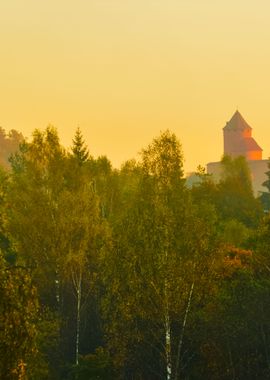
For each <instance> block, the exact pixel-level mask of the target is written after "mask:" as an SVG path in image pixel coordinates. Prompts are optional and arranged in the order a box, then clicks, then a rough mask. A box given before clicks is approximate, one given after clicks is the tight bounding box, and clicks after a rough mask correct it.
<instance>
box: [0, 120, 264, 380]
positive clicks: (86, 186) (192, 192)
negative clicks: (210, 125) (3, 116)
mask: <svg viewBox="0 0 270 380" xmlns="http://www.w3.org/2000/svg"><path fill="white" fill-rule="evenodd" d="M0 148H1V151H0V164H1V171H0V186H1V188H0V207H1V213H0V215H1V218H0V249H1V255H0V276H1V279H0V284H1V285H0V293H1V294H0V354H1V359H0V378H1V379H7V380H8V379H29V380H45V379H51V380H64V379H74V380H75V379H76V380H83V379H85V380H86V379H126V380H135V379H138V380H144V379H147V380H156V379H166V380H179V379H194V380H196V379H198V380H204V379H205V380H209V379H214V380H215V379H217V380H227V379H228V380H230V379H243V380H244V379H267V378H270V361H269V360H270V359H269V358H270V351H269V347H270V345H269V343H270V323H269V321H270V304H269V295H270V294H269V293H270V281H269V278H270V276H269V268H270V256H269V252H270V250H269V248H270V238H269V237H270V218H269V213H268V212H267V213H266V212H264V211H263V210H264V209H265V207H264V206H263V204H262V203H261V201H260V199H257V198H255V197H254V194H253V191H252V183H251V176H250V172H249V168H248V165H247V162H246V161H245V159H244V158H243V157H237V158H235V159H232V158H231V157H224V158H223V159H222V166H223V175H222V177H221V179H220V180H219V182H216V181H214V180H213V178H212V177H211V176H210V175H208V174H206V173H205V171H204V170H203V169H202V168H201V167H200V168H199V169H198V173H197V174H196V175H197V177H198V179H199V180H197V181H194V183H193V184H191V185H190V186H187V184H186V178H185V176H184V170H183V160H184V157H183V151H182V146H181V143H180V141H179V140H178V138H177V137H176V135H175V134H174V133H172V132H170V131H169V130H166V131H163V132H161V133H160V135H159V136H157V137H155V138H154V139H153V141H152V142H150V144H149V145H148V146H146V147H144V148H143V149H142V151H141V153H140V157H139V159H138V160H135V159H133V160H130V161H127V162H125V163H123V165H122V167H121V168H120V169H115V168H113V166H112V164H111V162H110V160H109V159H108V158H107V157H106V156H102V157H98V158H94V157H93V156H92V155H91V147H90V148H89V147H87V145H86V144H85V141H84V138H83V135H82V132H81V131H80V129H77V131H76V133H75V136H74V138H73V140H72V147H71V149H70V150H67V149H65V148H64V147H63V146H62V145H61V142H60V140H59V136H58V133H57V130H56V129H55V128H54V127H52V126H49V127H47V128H46V129H45V130H43V131H42V130H35V131H34V132H33V135H32V139H31V140H30V141H26V140H24V138H23V136H22V135H21V134H20V133H19V132H17V131H11V132H9V133H8V134H7V133H6V132H5V131H4V130H3V129H1V130H0ZM269 169H270V168H269ZM267 176H268V179H269V180H270V171H269V172H268V173H267ZM268 182H269V181H266V182H265V186H266V194H268V193H269V186H268Z"/></svg>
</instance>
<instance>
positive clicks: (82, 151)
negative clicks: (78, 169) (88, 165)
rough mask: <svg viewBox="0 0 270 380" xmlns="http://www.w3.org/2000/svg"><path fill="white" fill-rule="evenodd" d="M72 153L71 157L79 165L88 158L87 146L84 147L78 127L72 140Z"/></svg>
mask: <svg viewBox="0 0 270 380" xmlns="http://www.w3.org/2000/svg"><path fill="white" fill-rule="evenodd" d="M72 143H73V145H72V148H71V150H72V152H73V156H74V157H75V158H76V159H77V160H78V162H79V164H80V165H81V164H83V163H84V162H85V161H87V160H88V158H89V151H88V149H87V146H86V145H85V142H84V140H83V135H82V132H81V130H80V128H79V127H78V128H77V130H76V132H75V136H74V139H73V140H72Z"/></svg>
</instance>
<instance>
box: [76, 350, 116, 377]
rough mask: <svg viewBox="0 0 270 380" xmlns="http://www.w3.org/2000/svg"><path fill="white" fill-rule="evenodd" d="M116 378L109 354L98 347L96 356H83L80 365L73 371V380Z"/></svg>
mask: <svg viewBox="0 0 270 380" xmlns="http://www.w3.org/2000/svg"><path fill="white" fill-rule="evenodd" d="M113 378H114V376H113V371H112V363H111V359H110V356H109V354H108V353H107V352H106V351H105V350H104V349H103V348H102V347H98V348H97V349H96V351H95V353H94V354H88V355H85V356H81V357H80V359H79V365H78V366H74V367H73V369H72V379H76V380H112V379H113Z"/></svg>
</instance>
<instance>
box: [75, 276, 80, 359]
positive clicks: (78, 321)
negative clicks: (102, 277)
mask: <svg viewBox="0 0 270 380" xmlns="http://www.w3.org/2000/svg"><path fill="white" fill-rule="evenodd" d="M76 290H77V318H76V355H75V359H76V360H75V361H76V365H78V364H79V344H80V322H81V296H82V274H81V273H80V275H79V281H78V284H77V289H76Z"/></svg>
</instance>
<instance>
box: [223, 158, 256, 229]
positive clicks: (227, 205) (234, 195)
mask: <svg viewBox="0 0 270 380" xmlns="http://www.w3.org/2000/svg"><path fill="white" fill-rule="evenodd" d="M221 163H222V166H223V174H222V177H221V180H220V182H219V184H218V185H217V186H218V197H217V204H216V207H217V210H218V212H219V213H220V215H221V218H222V219H227V220H228V219H235V220H238V221H240V222H242V223H244V224H245V225H246V226H247V227H256V226H257V225H258V222H259V220H260V217H261V215H262V208H261V206H260V203H259V201H258V200H257V199H255V198H254V195H253V189H252V182H251V174H250V170H249V168H248V165H247V162H246V159H245V158H244V157H242V156H240V157H236V158H235V159H232V158H231V157H230V156H224V157H223V159H222V162H221Z"/></svg>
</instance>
